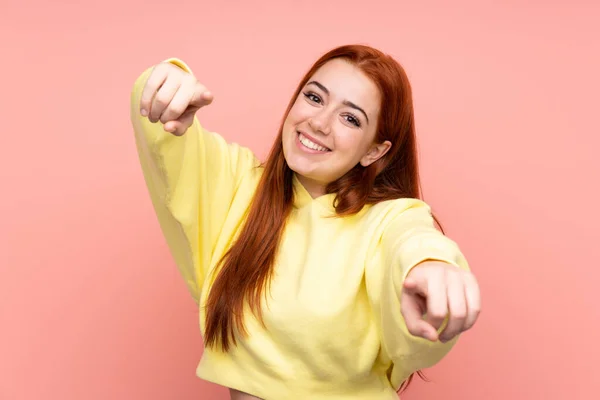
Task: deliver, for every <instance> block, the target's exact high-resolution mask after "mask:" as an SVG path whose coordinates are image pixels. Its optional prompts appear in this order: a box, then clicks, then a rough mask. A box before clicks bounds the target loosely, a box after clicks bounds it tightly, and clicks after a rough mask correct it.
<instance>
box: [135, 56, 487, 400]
mask: <svg viewBox="0 0 600 400" xmlns="http://www.w3.org/2000/svg"><path fill="white" fill-rule="evenodd" d="M380 98H381V96H380V93H379V91H378V89H377V87H376V85H375V84H374V83H373V82H372V81H371V80H370V79H369V78H368V77H367V76H365V75H364V74H363V73H362V72H361V71H360V70H359V69H357V68H356V67H354V66H353V65H351V64H349V63H347V62H346V61H343V60H332V61H330V62H328V63H327V64H325V65H324V66H323V67H321V68H320V69H319V70H318V71H317V72H316V73H315V74H314V76H312V77H311V79H309V83H308V84H307V85H305V87H304V88H303V89H302V90H301V92H300V95H299V96H298V98H297V99H296V101H295V103H294V105H293V107H292V109H291V110H290V112H289V114H288V116H287V117H286V120H285V121H284V126H283V137H282V141H283V150H284V155H285V158H286V161H287V163H288V165H289V166H290V168H291V169H292V170H293V171H294V172H295V173H296V175H297V176H298V179H299V181H300V182H301V183H302V184H303V186H305V188H306V189H307V191H308V192H309V193H310V194H311V196H312V197H318V196H321V195H323V194H324V193H325V187H326V185H327V184H328V183H329V182H332V181H334V180H336V179H338V178H339V177H341V176H342V175H344V174H345V173H346V172H348V171H349V170H350V169H351V168H353V167H354V166H355V165H356V164H358V163H360V164H361V165H363V166H368V165H370V164H371V163H373V162H375V161H376V160H378V159H379V158H380V157H382V156H383V155H384V154H385V153H386V152H387V151H388V150H389V149H390V147H391V146H392V145H393V144H392V143H390V142H389V141H386V142H384V143H375V142H374V138H375V134H376V130H377V126H376V121H377V120H378V115H379V110H380ZM212 101H213V95H212V94H211V93H210V92H209V91H208V90H207V89H206V87H205V86H204V85H202V84H201V83H200V82H198V81H197V79H196V78H195V77H194V76H192V75H191V74H189V73H186V72H185V71H183V70H182V69H180V68H179V67H177V66H175V65H172V64H170V63H166V62H165V63H161V64H158V65H157V66H156V67H155V68H154V69H153V71H152V73H151V75H150V77H149V79H148V81H147V83H146V85H145V87H144V90H143V93H142V98H141V101H140V113H141V114H142V116H147V117H148V118H149V120H150V121H151V122H158V121H160V122H162V123H163V124H164V129H165V130H166V131H167V132H171V133H172V134H174V135H177V136H179V135H183V134H184V133H185V131H186V130H187V129H188V128H189V127H190V125H191V124H192V122H193V119H194V115H195V114H196V112H197V111H198V110H199V109H200V108H202V107H204V106H207V105H209V104H211V103H212ZM350 103H351V104H350ZM359 109H360V110H359ZM299 132H300V133H302V134H303V135H305V136H306V137H308V138H311V139H312V141H313V142H317V143H318V144H320V145H321V146H323V147H325V148H327V151H319V150H315V149H310V148H307V147H306V146H304V145H303V144H301V143H300V142H299V137H300V136H299ZM313 147H314V146H313ZM401 304H402V310H401V311H402V314H403V316H404V319H405V321H406V325H407V328H408V330H409V332H410V333H411V334H413V335H414V336H419V337H422V338H425V339H428V340H431V341H437V340H440V341H442V342H446V341H449V340H451V339H452V338H454V337H456V335H458V334H459V333H461V332H464V331H466V330H468V329H470V328H471V327H472V326H473V325H474V324H475V322H476V320H477V318H478V316H479V313H480V309H481V298H480V291H479V285H478V283H477V280H476V279H475V277H474V275H473V274H472V273H470V272H466V271H462V270H459V269H458V268H456V267H455V266H453V265H449V264H447V263H443V262H437V261H424V262H422V263H420V264H419V265H417V266H415V267H413V269H412V270H411V272H410V273H409V274H408V276H407V278H406V280H405V282H404V286H403V290H402V293H401ZM425 315H426V317H425ZM446 319H447V320H448V323H447V325H446V327H445V328H444V329H443V331H441V332H440V333H438V331H439V330H440V328H441V327H442V324H443V322H444V320H446ZM230 393H231V398H232V400H251V399H252V400H254V399H258V398H257V397H254V396H252V395H249V394H246V393H242V392H239V391H237V390H234V389H230Z"/></svg>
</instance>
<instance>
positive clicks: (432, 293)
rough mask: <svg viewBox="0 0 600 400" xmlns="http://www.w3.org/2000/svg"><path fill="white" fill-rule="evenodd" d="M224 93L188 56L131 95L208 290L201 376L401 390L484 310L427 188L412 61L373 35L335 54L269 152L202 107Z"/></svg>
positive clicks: (143, 143)
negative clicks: (216, 124)
mask: <svg viewBox="0 0 600 400" xmlns="http://www.w3.org/2000/svg"><path fill="white" fill-rule="evenodd" d="M212 99H213V96H212V94H211V93H210V92H208V91H207V89H206V88H205V87H204V86H203V85H202V84H201V83H200V82H198V80H197V79H196V77H195V76H194V75H193V73H192V72H191V70H190V68H189V67H188V66H187V65H186V64H185V63H184V62H183V61H181V60H178V59H169V60H167V61H164V62H161V63H159V64H158V65H156V66H153V67H151V68H149V69H147V70H146V71H145V72H143V73H142V74H141V76H140V77H139V78H138V79H137V81H136V82H135V85H134V88H133V92H132V97H131V119H132V123H133V127H134V131H135V137H136V143H137V146H138V151H139V157H140V162H141V165H142V169H143V172H144V177H145V180H146V183H147V185H148V188H149V192H150V196H151V199H152V202H153V204H154V207H155V210H156V214H157V216H158V220H159V222H160V225H161V228H162V230H163V233H164V235H165V237H166V240H167V242H168V245H169V247H170V249H171V252H172V254H173V257H174V258H175V261H176V263H177V266H178V268H179V269H180V271H181V274H182V275H183V277H184V279H185V282H186V283H187V286H188V288H189V290H190V292H191V294H192V296H193V297H194V299H195V300H196V302H197V303H198V304H199V311H200V312H199V314H200V318H199V321H200V322H199V324H200V330H201V332H202V335H203V338H204V344H205V351H204V353H203V356H202V359H201V361H200V363H199V365H198V368H197V375H198V376H199V377H201V378H203V379H206V380H208V381H211V382H215V383H217V384H220V385H223V386H225V387H228V388H230V392H231V397H232V399H257V398H260V399H276V400H281V399H314V400H318V399H324V400H325V399H327V400H329V399H331V400H333V399H336V400H338V399H339V400H343V399H365V400H384V399H396V398H397V393H396V392H397V390H398V389H399V388H401V386H402V385H403V383H404V384H406V383H407V382H409V381H410V379H409V378H410V377H412V375H413V373H415V372H417V371H419V370H421V369H423V368H426V367H430V366H432V365H434V364H436V363H437V362H438V361H440V360H441V359H442V357H444V355H446V354H447V353H448V352H449V351H450V349H451V347H452V346H453V345H454V344H455V343H456V340H457V337H458V335H459V334H460V333H461V332H463V331H465V330H467V329H469V328H471V327H472V326H473V324H474V323H475V320H476V319H477V316H478V313H479V310H480V294H479V288H478V284H477V282H476V279H475V278H474V276H473V275H472V274H471V273H470V272H469V266H468V264H467V262H466V260H465V258H464V257H463V255H462V253H461V252H460V250H459V248H458V247H457V245H456V244H455V242H453V241H452V240H450V239H449V238H447V237H446V236H445V235H444V234H443V233H442V232H440V231H439V230H437V229H436V228H435V225H434V219H433V217H432V214H431V212H430V208H429V206H428V205H427V204H426V203H424V202H423V201H421V200H420V199H419V198H420V191H419V179H418V168H417V150H416V138H415V126H414V114H413V105H412V95H411V88H410V85H409V81H408V78H407V76H406V74H405V72H404V71H403V69H402V67H401V66H400V65H399V64H398V63H397V62H396V61H395V60H394V59H392V58H391V57H389V56H387V55H385V54H383V53H382V52H380V51H378V50H376V49H373V48H371V47H367V46H358V45H353V46H343V47H340V48H336V49H334V50H332V51H330V52H328V53H327V54H325V55H323V56H322V57H321V58H320V59H319V60H318V61H317V62H316V63H315V64H314V66H313V67H312V68H311V69H310V70H309V71H308V73H307V74H306V76H305V77H304V78H303V79H302V81H301V82H300V84H299V86H298V88H297V90H296V92H295V93H294V95H293V96H292V99H291V102H290V104H289V106H288V108H287V111H286V113H285V117H284V120H283V123H282V126H281V129H280V130H279V134H278V135H277V138H276V139H275V143H274V145H273V148H272V150H271V153H270V155H269V157H268V159H267V161H266V162H265V163H264V164H262V163H260V162H259V161H258V160H257V159H256V157H255V156H254V155H253V153H252V152H251V151H250V150H249V149H247V148H244V147H241V146H239V145H237V144H234V143H227V142H226V141H225V140H224V139H223V138H222V137H221V136H220V135H218V134H216V133H214V132H210V131H208V130H206V129H205V128H204V127H203V126H202V125H201V124H200V122H198V120H197V119H196V117H195V114H196V112H197V111H198V110H199V109H200V108H201V107H203V106H206V105H208V104H210V103H211V102H212ZM248 129H249V130H251V129H252V128H251V126H249V127H248ZM248 134H252V133H251V132H249V133H248Z"/></svg>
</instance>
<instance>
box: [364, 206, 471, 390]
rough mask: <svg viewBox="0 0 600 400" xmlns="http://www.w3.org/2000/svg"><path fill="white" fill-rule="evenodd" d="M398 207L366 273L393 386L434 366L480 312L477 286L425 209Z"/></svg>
mask: <svg viewBox="0 0 600 400" xmlns="http://www.w3.org/2000/svg"><path fill="white" fill-rule="evenodd" d="M401 202H402V203H399V204H400V205H401V206H400V207H399V211H398V212H395V214H396V215H395V216H394V217H393V220H392V221H391V222H390V223H389V224H388V225H387V226H386V228H385V230H384V232H383V235H382V237H381V242H380V246H381V252H380V253H379V254H380V256H381V257H382V258H381V259H380V260H379V262H377V263H374V264H373V265H372V266H371V268H369V269H367V289H368V292H369V295H370V298H371V302H372V304H373V306H374V307H375V312H376V316H377V317H378V318H377V319H378V322H379V325H380V329H381V335H382V345H383V348H384V350H385V351H386V353H387V354H388V356H389V357H390V359H391V361H392V363H393V364H394V368H393V371H392V373H391V375H392V376H391V377H390V378H391V380H392V383H393V384H394V386H398V385H400V384H401V383H402V381H403V380H404V379H406V378H407V377H408V375H410V374H411V373H413V372H415V371H417V370H420V369H423V368H428V367H431V366H433V365H435V364H436V363H438V362H439V361H440V360H441V359H442V358H443V357H444V356H445V355H446V354H447V353H448V352H449V351H450V349H451V348H452V347H453V346H454V344H455V343H456V340H457V338H458V336H459V334H460V332H463V331H465V330H467V329H469V328H471V327H472V326H473V324H474V323H475V321H476V319H477V316H478V315H479V310H480V295H479V287H478V284H477V281H476V279H475V277H474V276H473V274H472V273H471V271H470V267H469V264H468V262H467V260H466V259H465V257H464V255H463V254H462V252H461V251H460V249H459V247H458V245H457V244H456V243H455V242H454V241H453V240H451V239H450V238H448V237H447V236H445V235H444V234H443V233H442V232H440V231H439V230H437V229H436V228H435V225H434V220H433V217H432V216H431V209H430V207H429V206H428V205H427V204H426V203H424V202H422V201H420V200H416V199H405V200H401ZM376 265H379V266H380V267H376ZM381 267H383V268H381Z"/></svg>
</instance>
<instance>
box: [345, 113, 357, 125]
mask: <svg viewBox="0 0 600 400" xmlns="http://www.w3.org/2000/svg"><path fill="white" fill-rule="evenodd" d="M344 118H345V119H346V121H348V122H350V123H351V124H352V125H354V126H356V127H360V121H359V120H358V118H356V117H355V116H354V115H352V114H347V115H344Z"/></svg>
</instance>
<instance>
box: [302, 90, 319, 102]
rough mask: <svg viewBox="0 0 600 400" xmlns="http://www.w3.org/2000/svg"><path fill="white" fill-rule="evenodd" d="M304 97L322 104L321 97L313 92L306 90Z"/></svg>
mask: <svg viewBox="0 0 600 400" xmlns="http://www.w3.org/2000/svg"><path fill="white" fill-rule="evenodd" d="M304 97H306V98H307V99H308V100H310V101H312V102H313V103H317V104H321V98H320V97H319V96H318V95H316V94H315V93H313V92H304Z"/></svg>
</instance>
